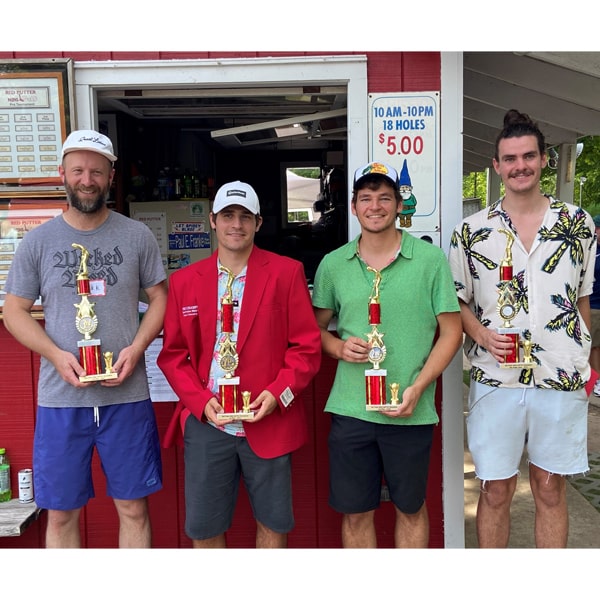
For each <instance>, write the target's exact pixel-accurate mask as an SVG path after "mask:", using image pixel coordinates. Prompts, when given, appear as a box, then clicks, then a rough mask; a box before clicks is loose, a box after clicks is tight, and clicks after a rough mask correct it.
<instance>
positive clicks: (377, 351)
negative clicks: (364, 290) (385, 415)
mask: <svg viewBox="0 0 600 600" xmlns="http://www.w3.org/2000/svg"><path fill="white" fill-rule="evenodd" d="M367 271H371V272H372V273H374V275H375V277H374V280H373V292H372V293H371V296H370V298H369V325H370V326H371V331H370V333H368V334H367V339H368V341H369V345H370V349H369V355H368V358H369V362H370V363H371V365H372V366H373V368H372V369H366V370H365V384H366V409H367V410H369V411H379V412H384V411H386V410H392V409H394V408H396V407H397V406H398V392H399V387H400V386H399V385H398V384H397V383H392V384H391V386H390V388H391V390H392V394H393V400H395V402H392V403H391V404H390V403H388V402H387V397H386V391H385V378H386V376H387V369H381V368H380V363H382V362H383V361H384V359H385V356H386V353H387V350H386V347H385V344H384V343H383V336H384V334H383V333H381V332H380V331H379V329H378V325H381V304H380V302H379V286H380V284H381V273H380V272H379V271H377V270H376V269H373V268H371V267H367Z"/></svg>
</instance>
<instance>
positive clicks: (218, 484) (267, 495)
mask: <svg viewBox="0 0 600 600" xmlns="http://www.w3.org/2000/svg"><path fill="white" fill-rule="evenodd" d="M184 463H185V510H186V515H185V532H186V534H187V535H188V536H189V537H190V538H191V539H193V540H206V539H210V538H213V537H216V536H217V535H221V534H222V533H225V532H226V531H227V530H228V529H229V528H230V527H231V522H232V520H233V514H234V511H235V505H236V502H237V497H238V490H239V482H240V477H243V478H244V486H245V488H246V490H247V492H248V498H249V499H250V505H251V506H252V512H253V514H254V518H255V519H256V520H257V521H258V522H260V523H262V524H263V525H265V526H266V527H268V528H269V529H272V530H273V531H275V532H276V533H288V532H289V531H291V530H292V529H293V527H294V515H293V507H292V468H291V454H284V455H283V456H279V457H277V458H268V459H267V458H260V457H259V456H257V455H256V454H255V453H254V452H253V451H252V449H251V448H250V446H249V445H248V440H246V438H245V437H240V436H235V435H230V434H229V433H225V432H223V431H220V430H219V429H217V428H216V427H213V426H212V425H208V424H207V423H203V422H200V421H198V419H196V417H194V416H193V415H190V416H189V417H188V418H187V419H186V422H185V432H184Z"/></svg>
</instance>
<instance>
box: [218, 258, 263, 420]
mask: <svg viewBox="0 0 600 600" xmlns="http://www.w3.org/2000/svg"><path fill="white" fill-rule="evenodd" d="M219 270H221V271H224V272H225V273H227V283H226V292H225V294H224V296H223V298H222V299H221V332H222V333H223V334H224V335H225V337H224V339H223V341H222V342H221V344H220V345H219V355H218V358H217V361H218V363H219V366H220V367H221V369H223V371H225V376H224V377H220V378H219V379H218V380H217V383H218V385H219V402H220V403H221V406H222V407H223V412H222V413H218V414H217V418H218V419H235V420H236V421H247V420H251V419H254V412H253V411H251V410H250V392H248V391H244V392H242V394H241V395H242V397H241V398H240V393H239V387H240V378H239V377H236V376H235V375H234V372H235V370H236V369H237V367H238V364H239V356H238V353H237V348H236V343H235V341H234V340H233V339H232V337H231V336H232V335H233V333H234V328H233V291H232V285H233V280H234V275H233V273H232V272H231V271H230V270H229V269H228V268H227V267H224V266H222V265H221V266H220V267H219Z"/></svg>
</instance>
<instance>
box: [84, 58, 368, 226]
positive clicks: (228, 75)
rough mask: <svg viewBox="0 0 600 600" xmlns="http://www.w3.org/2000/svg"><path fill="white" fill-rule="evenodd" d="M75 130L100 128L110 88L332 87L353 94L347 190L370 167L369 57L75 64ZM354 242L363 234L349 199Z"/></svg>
mask: <svg viewBox="0 0 600 600" xmlns="http://www.w3.org/2000/svg"><path fill="white" fill-rule="evenodd" d="M74 70H75V105H76V109H77V113H76V119H75V122H76V127H77V128H80V129H87V128H92V129H96V128H97V127H98V110H97V100H96V94H97V91H98V90H101V89H109V88H119V89H120V88H123V89H126V88H129V89H135V88H140V87H142V88H152V87H161V88H168V87H190V88H193V87H220V86H222V87H229V88H231V87H261V86H276V85H294V84H303V85H331V84H342V85H347V88H348V107H347V108H348V117H347V124H348V146H347V147H348V156H347V164H348V189H349V190H350V189H352V185H351V184H352V181H351V178H352V173H354V169H356V168H358V167H359V166H360V165H362V164H365V163H366V162H367V161H368V147H367V144H368V141H367V133H368V132H367V129H368V119H367V117H368V114H367V111H368V87H367V58H366V56H364V55H349V56H346V55H340V56H302V57H265V58H227V59H222V58H217V59H209V60H208V59H207V60H195V59H189V60H188V59H186V60H136V61H128V60H125V61H76V62H75V63H74ZM348 214H349V216H350V218H349V219H348V222H349V225H348V228H349V237H350V238H352V237H354V236H355V235H357V234H358V231H359V230H360V229H359V228H358V222H357V221H356V220H355V218H354V217H352V215H351V211H350V199H348Z"/></svg>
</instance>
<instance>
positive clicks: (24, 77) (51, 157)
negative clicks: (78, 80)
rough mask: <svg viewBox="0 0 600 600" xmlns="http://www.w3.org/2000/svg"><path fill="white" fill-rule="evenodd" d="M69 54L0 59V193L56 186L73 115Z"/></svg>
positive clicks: (71, 68)
mask: <svg viewBox="0 0 600 600" xmlns="http://www.w3.org/2000/svg"><path fill="white" fill-rule="evenodd" d="M72 81H73V65H72V60H71V59H55V60H52V61H50V62H45V63H40V62H36V61H33V60H12V61H5V62H0V194H2V193H3V192H4V191H5V190H6V191H8V192H9V193H12V192H13V191H14V190H15V188H18V189H22V188H23V186H36V188H38V189H39V186H42V185H46V186H60V185H61V180H60V177H59V175H58V165H59V164H60V152H61V148H62V142H63V140H64V139H65V138H66V136H67V135H68V134H69V133H70V131H71V125H72V123H73V119H74V99H73V91H72Z"/></svg>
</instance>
